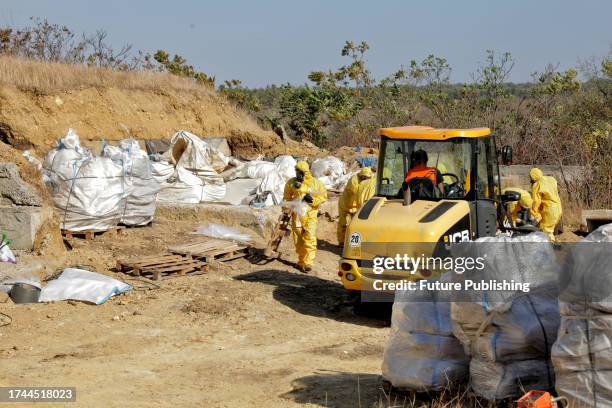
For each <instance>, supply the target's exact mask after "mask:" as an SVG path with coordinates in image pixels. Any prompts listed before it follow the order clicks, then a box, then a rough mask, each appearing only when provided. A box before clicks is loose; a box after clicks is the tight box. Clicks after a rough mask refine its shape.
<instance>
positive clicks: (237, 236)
mask: <svg viewBox="0 0 612 408" xmlns="http://www.w3.org/2000/svg"><path fill="white" fill-rule="evenodd" d="M194 233H195V234H200V235H205V236H207V237H212V238H220V239H231V240H235V241H243V242H249V241H251V240H252V239H253V238H251V236H250V235H249V234H244V233H242V232H240V231H239V230H238V229H236V228H231V227H226V226H225V225H220V224H208V225H206V226H200V227H198V228H197V229H196V230H195V232H194Z"/></svg>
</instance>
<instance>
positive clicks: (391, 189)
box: [377, 126, 501, 238]
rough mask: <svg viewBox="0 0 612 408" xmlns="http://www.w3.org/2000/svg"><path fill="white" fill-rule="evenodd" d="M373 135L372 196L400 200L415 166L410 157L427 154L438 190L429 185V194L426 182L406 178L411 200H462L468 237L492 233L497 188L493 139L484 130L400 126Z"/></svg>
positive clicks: (428, 163)
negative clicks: (376, 146)
mask: <svg viewBox="0 0 612 408" xmlns="http://www.w3.org/2000/svg"><path fill="white" fill-rule="evenodd" d="M379 134H380V153H379V160H378V174H379V178H378V184H377V196H379V197H385V198H386V199H387V200H393V199H401V198H402V196H403V191H402V183H404V181H405V179H406V175H407V174H408V173H409V171H410V169H411V168H413V167H414V165H415V163H413V160H412V159H413V158H414V155H413V153H414V152H416V151H418V150H422V151H425V152H426V153H427V163H426V168H428V169H432V171H434V172H435V173H436V177H435V178H434V179H436V178H441V180H439V181H441V185H442V188H441V189H440V188H438V186H437V185H434V186H433V187H434V188H433V192H434V193H433V194H430V189H431V186H429V185H428V184H431V183H430V182H429V180H426V179H425V180H424V179H421V178H419V179H417V180H416V182H415V180H414V179H412V180H411V184H410V186H409V187H408V188H410V189H411V190H412V194H411V196H412V198H413V201H415V200H426V201H440V200H463V201H468V202H469V204H470V207H471V208H472V211H470V212H471V213H472V214H473V215H472V216H471V218H472V220H471V221H472V222H471V223H470V224H471V225H472V226H473V229H474V231H473V234H471V235H472V238H477V237H480V236H490V235H494V234H495V231H496V229H497V224H498V218H500V217H498V214H497V208H496V204H495V202H496V201H497V200H498V195H499V194H500V192H501V188H500V176H499V166H498V162H497V150H496V146H495V137H494V136H493V135H492V134H491V132H490V130H489V129H488V128H476V129H434V128H429V127H422V126H406V127H400V128H384V129H380V131H379ZM404 187H406V185H404ZM423 189H424V190H425V192H424V193H423ZM415 192H416V194H415Z"/></svg>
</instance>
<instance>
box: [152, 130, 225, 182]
mask: <svg viewBox="0 0 612 408" xmlns="http://www.w3.org/2000/svg"><path fill="white" fill-rule="evenodd" d="M163 156H164V157H165V158H166V159H167V160H168V161H170V162H172V163H174V164H175V165H176V166H177V167H179V166H180V167H183V168H185V169H187V170H190V171H192V172H193V173H195V174H196V175H198V176H200V177H208V176H210V175H211V172H210V170H213V172H212V173H214V174H216V173H217V172H222V171H223V170H224V169H225V167H226V166H227V164H228V163H229V158H228V157H227V156H226V155H224V154H223V153H222V152H221V151H220V150H219V149H217V148H215V147H213V146H212V145H211V144H209V143H206V141H204V140H203V139H201V138H200V137H198V136H196V135H194V134H193V133H189V132H186V131H184V130H181V131H178V132H176V133H175V134H174V136H172V139H171V140H170V150H168V151H167V152H166V153H164V155H163Z"/></svg>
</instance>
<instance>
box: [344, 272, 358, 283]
mask: <svg viewBox="0 0 612 408" xmlns="http://www.w3.org/2000/svg"><path fill="white" fill-rule="evenodd" d="M344 277H345V278H346V280H347V281H349V282H353V281H354V280H355V279H357V277H356V276H355V275H353V274H352V273H347V274H346V275H345V276H344Z"/></svg>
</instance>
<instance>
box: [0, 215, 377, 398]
mask: <svg viewBox="0 0 612 408" xmlns="http://www.w3.org/2000/svg"><path fill="white" fill-rule="evenodd" d="M320 221H321V225H320V226H321V231H322V235H323V236H324V237H327V236H333V228H334V225H333V224H331V223H329V222H326V221H324V219H323V218H320ZM193 227H194V223H192V222H187V221H175V220H172V221H170V220H165V219H164V218H163V217H159V218H158V221H157V222H156V224H155V225H154V226H153V227H148V228H138V229H131V230H129V231H127V233H126V234H125V235H124V236H122V237H119V238H117V239H113V238H112V237H103V238H101V239H97V240H95V241H76V242H77V246H76V248H75V250H74V251H72V252H71V253H69V255H67V257H66V258H65V259H60V260H58V262H59V263H60V264H75V263H79V262H80V263H86V264H87V263H88V264H91V265H93V266H95V268H96V269H98V271H100V272H102V273H108V274H112V273H113V272H111V271H110V268H111V267H112V266H113V265H114V259H115V258H116V257H119V256H123V255H125V254H129V253H133V252H141V253H143V254H148V253H156V252H158V251H159V250H160V249H162V248H163V247H164V246H165V245H166V244H168V243H174V242H179V241H181V240H184V239H185V238H184V234H186V233H187V232H188V231H190V230H192V229H193ZM320 247H321V248H322V249H321V250H320V251H319V253H318V257H317V264H316V268H315V271H313V273H312V274H311V275H304V274H301V273H299V272H297V271H295V270H294V269H293V268H292V266H291V265H290V262H292V261H294V260H295V259H294V257H293V254H292V245H291V244H290V242H289V241H288V240H286V241H285V243H284V244H283V248H284V251H285V252H286V253H288V254H290V255H288V256H287V260H286V261H283V262H281V261H274V262H272V263H270V264H268V265H265V266H255V265H252V264H250V263H249V262H248V261H247V260H244V259H242V260H237V261H235V262H232V263H231V264H230V265H229V266H225V265H218V266H217V267H214V268H213V269H212V270H211V271H210V272H209V273H208V274H207V275H203V276H195V277H185V278H178V279H174V280H169V281H165V282H163V283H162V284H161V288H160V289H156V290H149V291H144V290H134V291H132V292H129V293H127V294H125V295H122V296H120V297H116V298H113V299H111V300H110V301H109V302H107V303H106V304H104V305H100V306H93V305H87V304H83V303H68V302H60V303H56V304H35V305H27V306H26V305H13V304H11V303H10V301H9V302H8V303H5V304H0V311H2V312H5V313H8V314H10V315H12V317H13V319H14V322H13V324H11V325H10V326H7V327H2V328H0V367H1V368H0V385H14V386H52V385H53V386H76V387H77V395H78V399H77V403H76V404H66V405H65V406H71V407H73V406H74V407H77V406H79V407H81V406H82V407H125V406H130V407H144V406H147V407H149V406H159V407H167V406H171V405H173V406H177V407H291V406H328V407H355V406H360V404H361V406H363V407H367V406H371V405H372V404H374V403H375V402H376V401H377V400H378V398H379V394H378V375H379V372H380V364H381V361H382V351H383V347H384V343H385V341H386V336H387V333H388V328H387V320H386V318H385V317H384V313H383V317H376V318H374V317H373V318H363V317H357V316H355V315H353V313H352V311H351V308H350V307H349V306H347V305H346V304H345V303H344V301H345V293H344V290H343V289H342V287H341V286H340V284H339V283H338V280H337V277H336V267H337V260H338V255H337V248H336V247H335V246H334V245H332V244H330V243H328V242H327V241H320ZM51 405H52V404H48V405H46V406H51ZM11 406H17V405H15V404H11Z"/></svg>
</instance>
